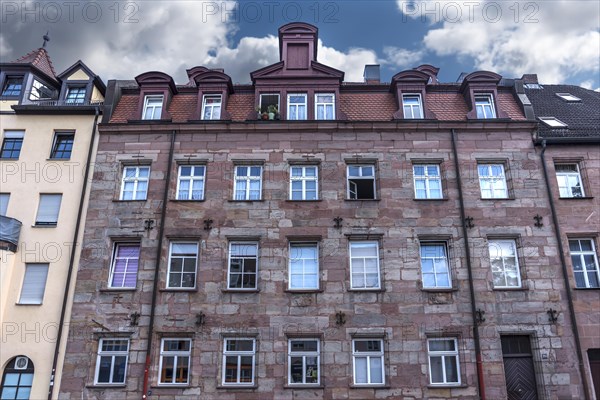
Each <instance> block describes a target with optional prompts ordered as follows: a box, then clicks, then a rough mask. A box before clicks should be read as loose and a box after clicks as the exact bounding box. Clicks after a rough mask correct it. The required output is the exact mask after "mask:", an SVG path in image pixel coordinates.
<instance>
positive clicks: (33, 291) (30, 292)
mask: <svg viewBox="0 0 600 400" xmlns="http://www.w3.org/2000/svg"><path fill="white" fill-rule="evenodd" d="M34 269H35V271H34ZM49 273H50V264H48V263H26V264H25V273H24V274H23V283H22V285H21V294H20V296H19V303H18V304H27V305H41V304H43V303H44V295H45V294H46V286H47V283H48V274H49ZM34 279H35V281H33V280H34ZM42 281H43V282H42ZM25 296H27V297H25Z"/></svg>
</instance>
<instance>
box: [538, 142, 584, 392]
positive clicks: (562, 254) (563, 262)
mask: <svg viewBox="0 0 600 400" xmlns="http://www.w3.org/2000/svg"><path fill="white" fill-rule="evenodd" d="M544 153H546V141H545V140H543V141H542V152H541V153H540V158H541V160H542V170H543V171H544V181H545V183H546V190H547V191H548V201H549V202H550V212H551V213H552V223H553V224H554V234H555V235H556V244H557V247H558V254H559V256H560V265H561V269H562V275H563V279H564V281H565V292H566V294H567V302H568V304H569V314H570V317H571V321H572V324H571V325H572V329H573V338H574V339H575V348H576V350H577V359H578V361H579V373H580V374H581V383H582V384H583V391H584V394H585V399H586V400H589V399H590V395H589V391H588V390H589V387H588V381H587V377H586V373H585V366H584V363H583V352H582V351H581V342H580V341H579V329H578V328H577V317H576V314H575V308H574V307H573V296H572V294H571V285H570V284H569V273H568V270H567V262H566V258H565V252H564V250H563V246H562V240H561V237H562V234H561V232H560V225H559V224H558V216H557V214H556V209H555V207H554V198H553V197H552V189H551V188H550V178H549V177H548V169H547V167H546V159H545V158H544Z"/></svg>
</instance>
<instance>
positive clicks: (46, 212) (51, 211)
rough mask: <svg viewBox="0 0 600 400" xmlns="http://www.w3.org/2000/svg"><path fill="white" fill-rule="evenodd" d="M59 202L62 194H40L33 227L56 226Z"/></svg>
mask: <svg viewBox="0 0 600 400" xmlns="http://www.w3.org/2000/svg"><path fill="white" fill-rule="evenodd" d="M61 202H62V194H40V203H39V204H38V210H37V216H36V217H35V225H36V226H40V225H56V224H57V223H58V213H59V212H60V203H61Z"/></svg>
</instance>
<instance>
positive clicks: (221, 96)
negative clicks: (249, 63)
mask: <svg viewBox="0 0 600 400" xmlns="http://www.w3.org/2000/svg"><path fill="white" fill-rule="evenodd" d="M187 74H188V77H189V79H190V81H189V85H190V86H195V87H196V88H198V105H197V107H196V110H195V111H194V113H193V114H192V117H191V118H190V119H191V120H202V121H210V120H231V116H230V115H229V113H227V111H226V109H227V103H228V100H229V95H230V94H231V93H233V84H232V83H231V77H230V76H229V75H227V74H225V73H224V72H223V70H221V69H208V68H206V67H194V68H191V69H188V70H187Z"/></svg>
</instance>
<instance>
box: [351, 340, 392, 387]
mask: <svg viewBox="0 0 600 400" xmlns="http://www.w3.org/2000/svg"><path fill="white" fill-rule="evenodd" d="M352 362H353V365H354V384H355V385H383V384H384V383H385V373H384V362H383V340H381V339H355V340H353V341H352Z"/></svg>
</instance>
